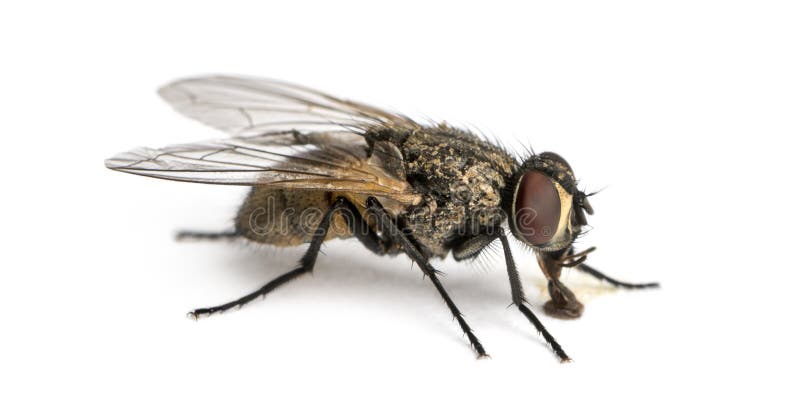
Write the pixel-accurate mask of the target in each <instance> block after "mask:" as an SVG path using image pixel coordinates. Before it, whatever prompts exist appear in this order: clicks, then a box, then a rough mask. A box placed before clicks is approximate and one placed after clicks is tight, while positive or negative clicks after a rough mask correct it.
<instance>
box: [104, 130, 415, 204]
mask: <svg viewBox="0 0 800 414" xmlns="http://www.w3.org/2000/svg"><path fill="white" fill-rule="evenodd" d="M399 156H400V155H399V153H397V154H392V153H390V152H386V151H382V152H376V153H375V154H374V155H373V156H372V157H370V158H367V154H366V146H365V145H364V139H363V137H362V136H360V135H358V134H354V133H351V132H319V133H309V134H301V133H297V132H282V133H270V134H262V135H260V136H255V137H234V138H229V139H224V140H217V141H209V142H198V143H192V144H184V145H174V146H169V147H165V148H159V149H152V148H137V149H134V150H131V151H128V152H124V153H121V154H118V155H116V156H114V157H112V158H110V159H108V160H106V167H108V168H111V169H113V170H117V171H122V172H127V173H131V174H138V175H144V176H148V177H154V178H163V179H168V180H175V181H189V182H198V183H208V184H228V185H250V186H252V185H266V186H275V187H282V188H296V189H307V190H322V191H341V192H350V193H359V194H367V195H374V196H381V197H385V198H390V199H393V200H397V201H399V202H401V203H410V204H415V203H416V202H417V201H418V200H419V196H418V195H417V194H414V193H413V191H412V190H411V188H410V186H409V184H408V182H407V181H406V180H405V177H400V176H397V174H393V173H391V172H390V170H389V169H387V168H385V166H386V165H389V164H390V161H391V160H388V159H387V157H399Z"/></svg>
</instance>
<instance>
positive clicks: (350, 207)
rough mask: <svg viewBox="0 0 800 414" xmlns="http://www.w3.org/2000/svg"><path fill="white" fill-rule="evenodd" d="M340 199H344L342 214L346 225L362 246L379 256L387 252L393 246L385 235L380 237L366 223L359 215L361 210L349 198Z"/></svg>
mask: <svg viewBox="0 0 800 414" xmlns="http://www.w3.org/2000/svg"><path fill="white" fill-rule="evenodd" d="M342 200H344V204H343V207H344V209H343V210H342V216H343V217H344V220H345V222H346V223H347V225H348V227H350V232H351V233H352V234H353V235H354V236H355V237H356V238H357V239H358V241H360V242H361V244H363V245H364V247H366V248H367V249H369V251H371V252H373V253H375V254H377V255H379V256H382V255H385V254H387V253H388V252H389V251H390V249H391V248H392V247H393V244H392V241H391V240H389V239H387V238H386V237H385V236H384V237H381V236H379V235H378V234H376V233H375V231H373V230H372V228H371V227H370V226H369V223H367V220H365V219H364V217H363V216H362V215H361V212H360V211H358V208H356V206H355V205H354V204H353V203H352V202H350V200H347V199H345V198H342Z"/></svg>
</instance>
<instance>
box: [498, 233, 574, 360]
mask: <svg viewBox="0 0 800 414" xmlns="http://www.w3.org/2000/svg"><path fill="white" fill-rule="evenodd" d="M499 237H500V241H501V242H502V243H503V253H504V254H505V258H506V268H507V271H508V279H509V283H510V284H511V299H512V300H513V301H514V305H515V306H516V307H517V309H519V311H520V312H522V314H523V315H525V317H526V318H527V319H528V321H529V322H530V323H532V324H533V326H535V327H536V330H537V331H539V333H540V334H542V336H543V337H544V340H545V341H547V343H548V344H549V345H550V347H551V348H552V349H553V352H554V353H555V354H556V355H557V356H558V357H559V358H560V359H561V362H569V361H571V359H570V358H569V356H567V353H566V352H564V349H562V348H561V345H559V344H558V342H557V341H556V338H554V337H553V335H551V334H550V332H548V331H547V328H545V327H544V324H542V322H541V321H539V318H537V317H536V315H535V314H534V313H533V311H531V310H530V308H528V307H527V306H526V303H527V300H526V299H525V292H524V291H523V290H522V282H521V281H520V278H519V272H518V271H517V266H516V264H515V263H514V256H512V255H511V246H509V244H508V238H506V235H505V232H504V231H503V229H500V236H499ZM562 286H563V285H562ZM565 289H566V288H565ZM570 293H571V292H570ZM576 302H577V301H576ZM548 303H550V302H548ZM578 304H580V302H578ZM581 306H583V305H581ZM546 309H547V307H546V306H545V310H546ZM548 313H549V312H548Z"/></svg>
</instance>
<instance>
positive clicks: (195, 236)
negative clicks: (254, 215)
mask: <svg viewBox="0 0 800 414" xmlns="http://www.w3.org/2000/svg"><path fill="white" fill-rule="evenodd" d="M237 237H239V235H238V234H236V232H233V231H221V232H205V231H191V230H181V231H179V232H177V233H175V240H178V241H185V240H226V239H235V238H237Z"/></svg>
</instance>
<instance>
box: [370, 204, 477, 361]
mask: <svg viewBox="0 0 800 414" xmlns="http://www.w3.org/2000/svg"><path fill="white" fill-rule="evenodd" d="M367 208H368V211H369V212H371V213H372V214H375V217H376V218H377V221H378V227H379V229H380V231H381V233H382V235H384V236H385V237H388V238H390V239H391V240H392V241H394V242H395V243H396V244H397V245H398V246H399V247H400V248H401V249H402V250H403V251H404V252H405V253H406V254H407V255H408V257H410V258H411V260H413V261H414V263H416V264H417V266H419V267H420V269H422V272H423V273H425V276H428V278H429V279H430V280H431V282H433V286H434V287H436V290H437V291H439V295H441V296H442V299H443V300H444V302H445V304H446V305H447V308H448V309H450V313H452V314H453V317H454V318H455V319H456V321H458V325H459V326H460V327H461V330H462V331H463V332H464V334H465V335H467V338H469V343H470V345H472V348H473V349H475V352H476V353H477V354H478V358H483V357H487V356H488V354H487V353H486V350H484V349H483V345H482V344H481V341H480V340H478V337H477V336H475V333H473V332H472V328H470V326H469V324H467V321H466V320H464V316H463V315H462V314H461V311H460V310H458V307H457V306H456V304H455V302H453V299H451V298H450V295H449V294H448V293H447V291H446V290H445V289H444V286H443V285H442V283H441V282H440V281H439V277H438V276H437V273H438V272H437V271H436V269H434V267H433V266H432V265H431V264H430V261H429V260H428V258H427V257H425V255H423V254H422V252H420V251H419V249H417V248H416V246H414V244H413V243H412V242H411V241H410V240H409V238H408V236H407V235H406V234H405V233H403V231H402V230H400V228H398V227H397V224H395V222H394V220H392V218H391V217H390V216H389V214H388V213H387V212H386V210H384V209H383V206H381V204H380V202H378V200H377V199H376V198H374V197H370V198H368V199H367Z"/></svg>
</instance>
